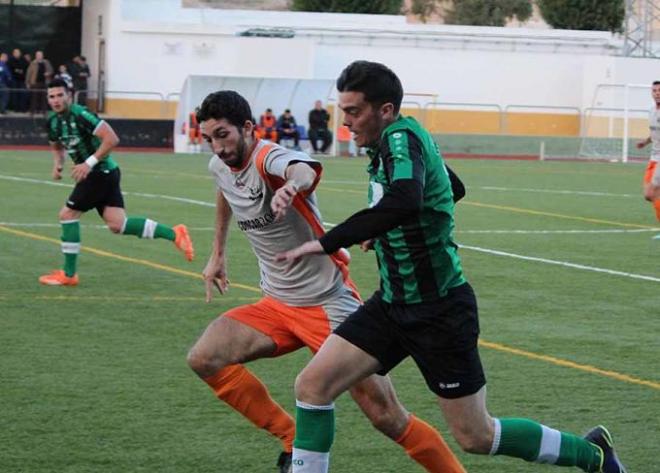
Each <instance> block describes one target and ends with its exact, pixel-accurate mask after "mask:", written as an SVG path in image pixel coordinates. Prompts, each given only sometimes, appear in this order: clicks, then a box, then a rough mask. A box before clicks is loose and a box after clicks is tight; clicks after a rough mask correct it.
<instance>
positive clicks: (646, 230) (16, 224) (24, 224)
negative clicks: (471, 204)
mask: <svg viewBox="0 0 660 473" xmlns="http://www.w3.org/2000/svg"><path fill="white" fill-rule="evenodd" d="M0 225H4V226H5V227H16V228H53V227H59V226H60V224H59V223H36V222H22V223H21V222H0ZM324 225H326V226H327V227H332V226H333V225H332V224H329V223H327V222H324ZM81 227H82V228H93V229H103V230H105V229H107V228H108V227H107V226H106V225H92V224H82V225H81ZM188 230H194V231H198V232H210V231H215V227H188ZM655 232H660V227H658V228H634V229H623V228H611V229H602V230H457V231H456V232H455V233H457V234H476V235H579V234H585V233H586V234H599V233H602V234H611V233H615V234H620V233H655Z"/></svg>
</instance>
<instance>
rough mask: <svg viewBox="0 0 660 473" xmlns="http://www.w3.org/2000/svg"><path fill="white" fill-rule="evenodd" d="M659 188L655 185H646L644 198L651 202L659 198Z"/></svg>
mask: <svg viewBox="0 0 660 473" xmlns="http://www.w3.org/2000/svg"><path fill="white" fill-rule="evenodd" d="M657 194H658V192H657V189H656V188H655V187H653V186H646V187H645V188H644V198H645V199H646V200H648V201H649V202H653V200H654V199H656V198H657Z"/></svg>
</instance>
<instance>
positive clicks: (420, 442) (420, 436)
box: [396, 414, 466, 473]
mask: <svg viewBox="0 0 660 473" xmlns="http://www.w3.org/2000/svg"><path fill="white" fill-rule="evenodd" d="M396 443H398V444H399V445H401V446H402V447H403V448H404V449H405V450H406V453H407V454H408V455H409V456H410V457H411V458H412V459H413V460H415V461H416V462H417V463H419V464H420V465H422V466H423V467H424V468H426V471H429V472H432V473H466V472H465V469H464V468H463V465H461V462H460V461H458V458H456V455H454V452H452V451H451V449H450V448H449V445H447V443H446V442H445V439H443V438H442V435H440V433H439V432H438V431H437V430H435V429H434V428H433V427H431V426H430V425H429V424H427V423H426V422H424V421H423V420H421V419H418V418H417V417H415V416H414V415H412V414H411V415H410V420H409V421H408V426H407V427H406V430H405V431H404V432H403V434H402V435H401V437H400V438H399V439H398V440H397V441H396Z"/></svg>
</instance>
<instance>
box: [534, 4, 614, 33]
mask: <svg viewBox="0 0 660 473" xmlns="http://www.w3.org/2000/svg"><path fill="white" fill-rule="evenodd" d="M537 3H538V6H539V10H541V15H543V19H544V20H545V21H546V22H547V23H548V24H549V25H550V26H552V27H553V28H561V29H568V30H600V31H612V32H620V31H621V30H622V27H623V19H624V17H625V14H626V10H625V5H624V0H538V1H537Z"/></svg>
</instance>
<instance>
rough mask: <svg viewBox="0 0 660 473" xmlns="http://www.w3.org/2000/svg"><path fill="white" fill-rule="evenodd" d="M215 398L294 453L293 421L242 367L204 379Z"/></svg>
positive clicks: (232, 367) (231, 368) (229, 367)
mask: <svg viewBox="0 0 660 473" xmlns="http://www.w3.org/2000/svg"><path fill="white" fill-rule="evenodd" d="M204 382H206V384H208V385H209V386H210V387H211V389H213V392H215V395H216V396H218V398H219V399H221V400H223V401H224V402H226V403H227V404H229V405H230V406H231V407H233V408H234V409H236V410H237V411H238V412H240V413H241V414H243V416H244V417H246V418H247V419H249V420H250V422H252V423H253V424H254V425H256V426H257V427H259V428H262V429H264V430H266V431H268V432H269V433H270V434H272V435H274V436H275V437H278V438H279V439H280V440H281V441H282V446H283V449H284V451H285V452H291V450H292V446H293V438H294V436H295V423H294V421H293V418H292V417H291V416H290V415H289V414H288V413H287V412H286V411H285V410H284V409H283V408H282V406H280V405H279V404H278V403H276V402H275V401H274V400H273V398H271V397H270V394H268V390H267V389H266V386H264V385H263V383H262V382H261V381H259V379H257V377H256V376H254V375H253V374H252V373H250V371H248V370H247V368H245V367H244V366H242V365H231V366H227V367H226V368H223V369H221V370H220V371H218V372H217V373H216V374H214V375H213V376H209V377H207V378H204Z"/></svg>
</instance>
